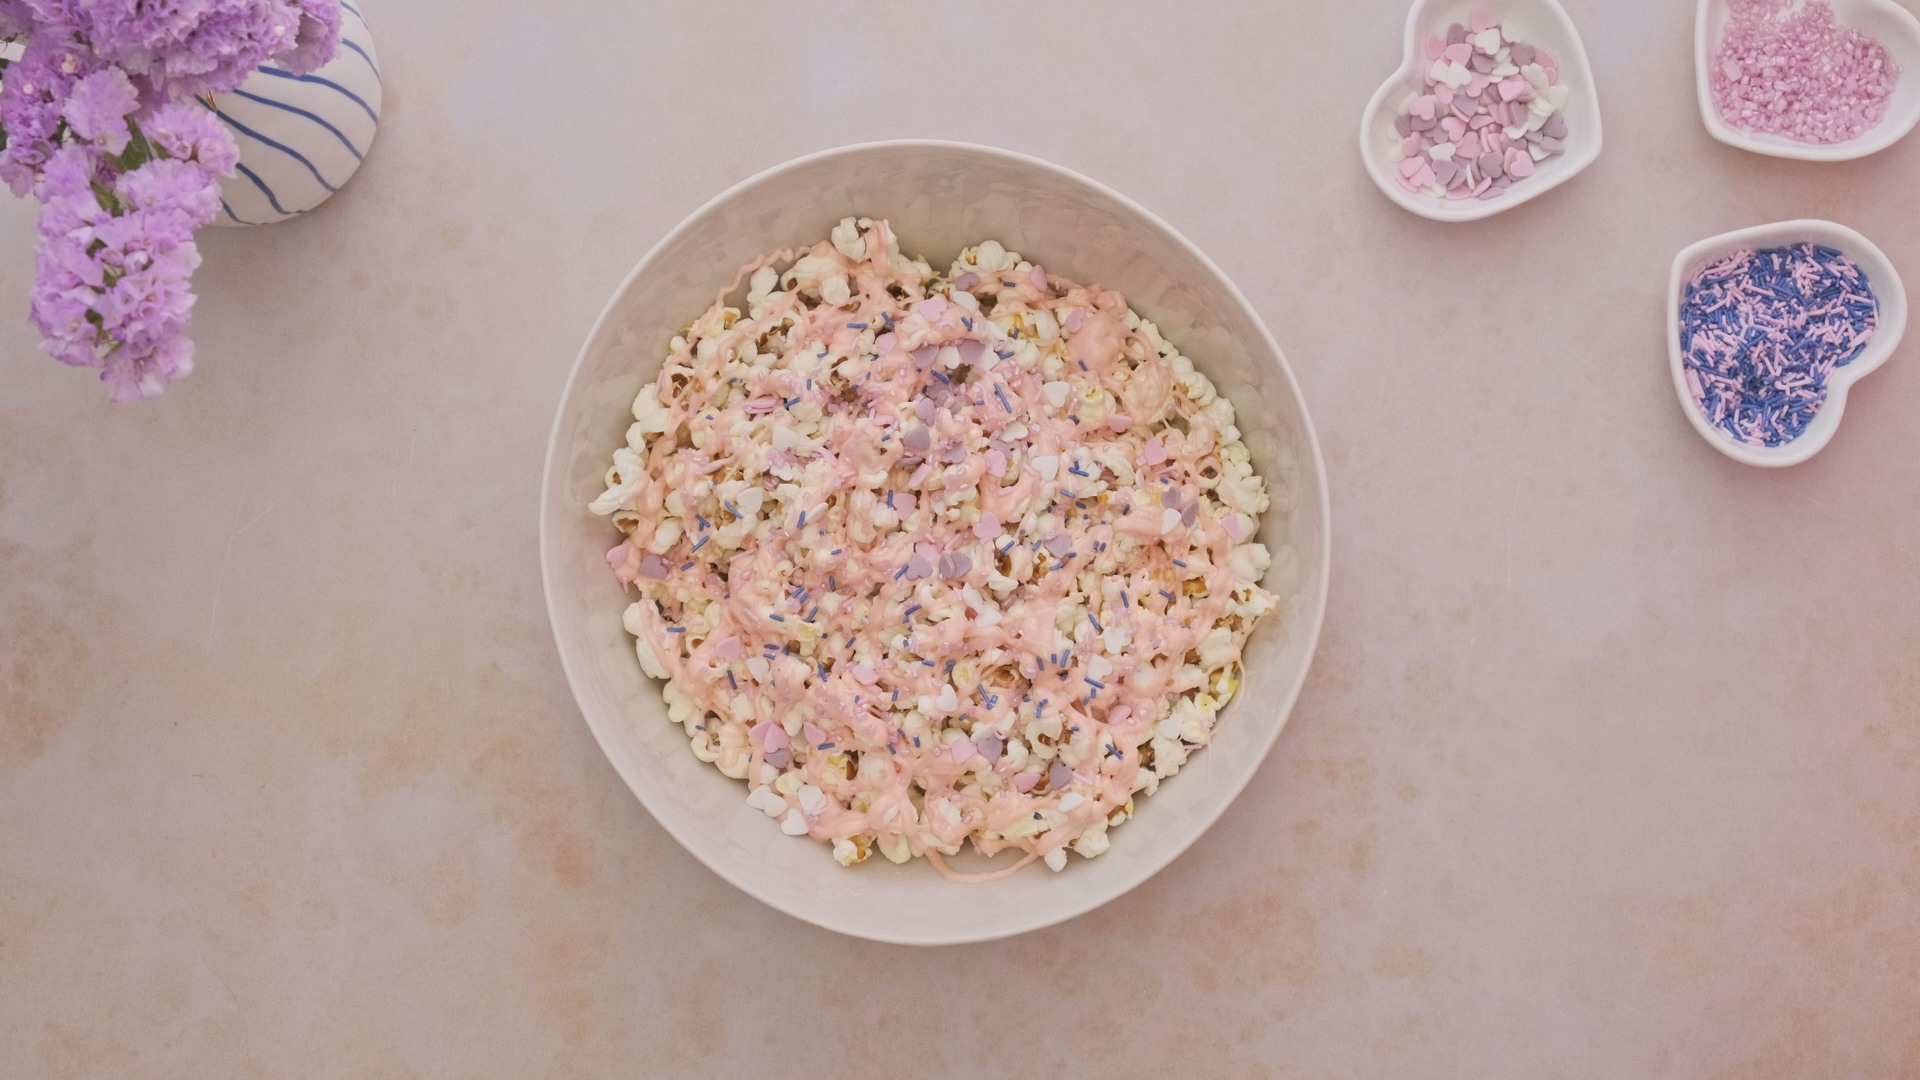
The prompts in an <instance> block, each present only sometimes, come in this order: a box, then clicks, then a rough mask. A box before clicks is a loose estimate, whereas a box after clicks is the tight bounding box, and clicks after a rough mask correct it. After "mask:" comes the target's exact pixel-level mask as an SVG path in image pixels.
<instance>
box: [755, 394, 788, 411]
mask: <svg viewBox="0 0 1920 1080" xmlns="http://www.w3.org/2000/svg"><path fill="white" fill-rule="evenodd" d="M779 407H780V399H779V398H777V397H774V396H773V395H772V394H761V395H760V396H759V397H756V398H750V399H748V401H747V411H748V412H750V413H764V412H772V411H773V410H775V409H777V408H779Z"/></svg>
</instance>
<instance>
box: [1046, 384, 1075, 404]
mask: <svg viewBox="0 0 1920 1080" xmlns="http://www.w3.org/2000/svg"><path fill="white" fill-rule="evenodd" d="M1040 392H1041V393H1043V394H1045V395H1047V404H1049V405H1051V406H1053V407H1054V408H1056V409H1058V408H1061V407H1062V406H1064V405H1066V403H1067V395H1068V394H1070V393H1072V392H1073V387H1071V386H1069V385H1067V384H1066V383H1063V382H1050V383H1048V384H1046V385H1045V386H1042V387H1041V388H1040Z"/></svg>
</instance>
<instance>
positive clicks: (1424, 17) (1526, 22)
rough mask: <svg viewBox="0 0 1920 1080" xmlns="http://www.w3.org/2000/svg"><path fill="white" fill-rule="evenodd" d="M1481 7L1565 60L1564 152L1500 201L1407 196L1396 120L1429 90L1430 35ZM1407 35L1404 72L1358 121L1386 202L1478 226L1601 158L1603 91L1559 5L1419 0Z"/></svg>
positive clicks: (1533, 0)
mask: <svg viewBox="0 0 1920 1080" xmlns="http://www.w3.org/2000/svg"><path fill="white" fill-rule="evenodd" d="M1477 8H1485V9H1487V10H1489V11H1492V12H1494V13H1495V14H1496V15H1499V16H1500V17H1501V22H1502V23H1507V22H1509V21H1511V22H1512V23H1514V24H1517V26H1518V34H1519V37H1520V39H1521V40H1522V41H1525V42H1526V43H1527V44H1529V45H1537V46H1539V47H1540V48H1543V49H1546V50H1547V51H1548V52H1550V53H1552V54H1553V56H1554V59H1556V60H1558V61H1560V81H1561V82H1562V83H1564V84H1566V86H1568V87H1569V88H1570V93H1571V96H1570V97H1569V98H1568V100H1567V107H1566V108H1565V109H1564V110H1563V112H1564V114H1565V116H1566V118H1567V138H1566V153H1564V154H1560V155H1558V156H1555V157H1550V158H1548V159H1546V160H1545V161H1542V162H1540V164H1539V166H1538V167H1537V168H1536V169H1535V171H1534V174H1533V175H1532V176H1531V177H1529V178H1528V179H1527V180H1526V181H1525V182H1524V183H1519V184H1515V185H1514V186H1513V187H1511V188H1509V189H1508V190H1507V193H1506V194H1505V195H1503V196H1501V197H1500V198H1498V199H1462V200H1459V201H1451V202H1450V201H1448V200H1446V199H1435V198H1432V197H1431V196H1428V195H1423V194H1419V193H1417V192H1409V191H1407V190H1405V189H1404V188H1402V187H1401V186H1400V185H1399V184H1397V183H1395V182H1394V179H1393V170H1394V167H1395V162H1394V160H1393V157H1392V155H1393V153H1394V148H1395V147H1397V146H1399V145H1400V136H1399V135H1398V134H1397V133H1396V132H1395V131H1394V130H1393V122H1394V120H1395V119H1397V118H1398V117H1399V115H1400V106H1401V104H1402V103H1403V102H1405V101H1406V100H1407V97H1408V96H1409V95H1412V94H1419V93H1423V92H1425V88H1426V82H1425V80H1424V75H1425V72H1426V70H1427V68H1428V67H1429V66H1431V61H1429V60H1427V52H1426V41H1427V35H1429V34H1439V35H1441V36H1442V37H1444V36H1446V32H1447V27H1449V26H1451V25H1452V24H1454V23H1465V22H1466V21H1467V20H1468V18H1469V17H1471V15H1472V14H1473V12H1474V10H1475V9H1477ZM1406 35H1407V36H1406V53H1405V58H1404V59H1403V60H1402V61H1401V64H1400V70H1399V71H1396V72H1394V74H1393V77H1392V78H1390V79H1388V80H1387V81H1386V83H1385V84H1383V85H1382V86H1381V87H1380V89H1379V90H1377V91H1375V92H1374V95H1373V100H1372V101H1369V102H1367V111H1366V112H1365V113H1363V114H1361V117H1360V158H1361V160H1362V161H1365V162H1366V165H1367V175H1368V176H1371V177H1373V182H1374V183H1375V184H1376V185H1378V186H1379V188H1380V190H1381V191H1382V192H1383V193H1384V194H1385V195H1386V196H1387V198H1389V199H1392V200H1393V201H1394V202H1397V203H1399V204H1400V205H1401V206H1403V207H1405V208H1406V209H1408V210H1411V211H1413V212H1414V213H1416V214H1419V215H1420V216H1421V217H1423V218H1431V219H1432V220H1434V221H1478V220H1480V219H1481V218H1489V217H1492V216H1493V215H1495V214H1498V213H1500V212H1502V211H1505V210H1511V209H1513V208H1514V207H1516V206H1519V205H1520V204H1521V203H1524V202H1530V201H1532V200H1534V199H1537V198H1539V197H1540V196H1542V195H1545V194H1546V193H1547V192H1549V191H1552V190H1553V189H1554V188H1557V187H1559V186H1560V185H1561V184H1564V183H1566V182H1567V181H1569V180H1571V179H1573V178H1574V177H1576V176H1578V175H1580V172H1581V171H1582V170H1583V169H1585V168H1586V167H1587V166H1589V165H1591V164H1593V163H1594V162H1595V161H1597V160H1599V158H1600V148H1601V145H1602V142H1603V140H1602V138H1601V130H1600V91H1599V88H1598V87H1597V86H1596V85H1595V84H1594V81H1593V64H1592V62H1591V61H1589V60H1588V59H1587V47H1586V44H1585V43H1583V42H1582V41H1581V40H1580V31H1579V29H1578V28H1576V27H1575V26H1574V25H1573V19H1572V17H1571V16H1569V15H1568V14H1567V9H1566V8H1563V7H1561V6H1560V3H1559V0H1506V2H1505V3H1500V4H1496V3H1494V2H1493V0H1414V4H1413V10H1411V11H1409V12H1407V30H1406Z"/></svg>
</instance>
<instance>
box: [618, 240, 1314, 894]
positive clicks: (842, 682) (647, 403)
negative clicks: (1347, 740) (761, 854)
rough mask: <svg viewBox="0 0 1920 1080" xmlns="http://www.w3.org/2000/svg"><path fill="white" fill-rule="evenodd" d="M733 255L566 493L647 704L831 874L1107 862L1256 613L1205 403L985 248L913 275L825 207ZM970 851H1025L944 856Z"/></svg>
mask: <svg viewBox="0 0 1920 1080" xmlns="http://www.w3.org/2000/svg"><path fill="white" fill-rule="evenodd" d="M777 264H790V265H787V266H786V269H785V271H784V272H781V271H779V270H778V269H777V268H776V265H777ZM741 276H742V277H748V278H749V279H750V285H749V289H748V293H747V298H746V304H747V310H746V312H745V314H744V315H743V314H742V313H741V311H739V310H738V309H737V308H732V307H728V306H726V302H725V297H724V294H723V295H722V297H721V299H719V300H717V301H716V302H715V304H714V306H713V307H712V308H711V309H709V310H708V311H707V312H706V314H704V315H703V316H701V317H700V319H699V321H697V322H695V323H694V324H693V325H692V326H691V327H689V328H687V329H686V330H685V331H684V332H683V333H682V334H680V335H679V336H677V337H675V338H674V339H673V341H672V343H671V345H670V346H669V349H668V356H667V359H666V365H665V367H664V369H663V370H662V371H661V373H660V376H659V378H658V379H657V380H655V381H654V382H653V383H651V384H649V385H648V386H646V387H645V388H644V389H642V390H641V392H640V395H639V397H638V399H637V400H636V401H635V402H634V406H633V413H634V417H635V418H636V421H637V422H636V423H635V424H634V425H633V426H632V428H631V429H630V430H629V431H628V433H627V445H626V446H625V447H622V448H620V449H618V450H616V451H615V452H614V460H613V467H612V469H610V470H609V471H608V474H607V491H606V493H605V494H604V495H602V496H601V497H600V498H598V499H596V500H595V501H594V502H593V505H592V510H593V511H594V512H595V513H597V514H602V515H610V516H611V518H612V520H613V523H614V524H615V525H616V526H618V528H619V529H620V531H621V532H622V533H624V534H625V537H626V538H625V539H624V540H623V541H622V542H621V543H620V544H618V545H617V546H615V547H614V548H613V549H612V550H611V551H609V552H608V553H607V561H608V563H609V564H610V565H611V566H612V567H613V571H614V573H615V575H616V576H617V577H618V578H619V580H620V582H621V584H622V585H623V586H626V587H631V588H637V589H638V591H639V593H640V599H639V601H638V602H636V603H634V604H633V605H632V606H631V607H629V608H628V609H627V613H626V619H625V621H626V628H627V630H628V631H629V632H631V633H632V634H633V636H634V637H635V638H636V639H637V641H636V650H637V652H638V654H639V658H640V664H641V666H642V667H643V668H644V669H645V670H646V672H647V674H648V675H651V676H653V677H654V678H657V679H664V680H666V689H665V696H666V701H667V706H668V715H669V717H670V718H671V719H672V720H673V721H674V722H676V723H679V724H682V725H684V726H685V728H686V731H687V735H688V737H689V738H690V739H691V740H692V746H693V752H694V754H695V755H696V756H697V757H699V758H700V759H701V760H703V761H710V762H713V763H714V764H715V765H716V766H717V767H718V768H719V769H720V771H721V772H723V773H725V774H726V775H727V776H730V777H734V778H736V779H746V780H747V781H748V784H749V794H748V798H747V801H748V803H749V804H750V805H752V806H754V807H755V808H757V809H760V810H762V811H764V812H765V813H766V814H767V816H768V817H771V818H777V819H778V820H779V822H780V828H781V829H782V831H784V832H786V833H789V834H791V835H794V836H802V835H805V836H811V837H813V838H814V839H815V840H819V841H823V842H827V843H831V844H832V845H833V853H834V856H835V858H837V859H838V860H839V861H840V862H841V863H843V864H847V865H851V864H853V863H856V862H860V861H862V860H864V859H866V858H867V857H868V856H869V855H870V854H871V853H872V852H873V851H875V850H876V849H877V850H878V851H879V852H880V853H881V854H882V855H884V856H885V857H887V858H888V859H891V860H892V861H894V862H906V861H907V860H908V859H910V858H912V857H913V856H916V855H924V856H926V857H927V859H928V860H929V861H930V862H931V863H933V864H934V866H935V867H936V868H938V869H939V870H940V872H941V873H943V874H946V875H947V876H948V877H950V878H953V879H956V880H982V879H986V878H991V877H996V876H999V875H1001V874H1005V873H1011V872H1012V871H1014V870H1017V869H1019V868H1020V867H1022V866H1025V865H1026V864H1027V863H1029V862H1032V861H1033V860H1035V859H1044V860H1045V861H1046V862H1047V864H1048V865H1049V866H1051V867H1052V868H1053V869H1055V870H1059V869H1061V868H1062V867H1064V866H1065V865H1066V849H1067V848H1068V847H1069V846H1071V847H1072V848H1073V850H1075V851H1077V852H1079V853H1080V854H1081V855H1083V856H1085V857H1087V858H1092V857H1094V856H1097V855H1099V854H1101V853H1102V852H1104V851H1106V850H1107V845H1108V838H1107V830H1108V829H1109V828H1110V827H1111V826H1115V825H1118V824H1120V823H1121V822H1123V821H1125V820H1126V819H1127V817H1128V816H1129V815H1131V814H1132V812H1133V809H1134V803H1133V797H1134V795H1135V794H1136V793H1139V792H1145V793H1147V794H1152V792H1153V791H1154V790H1155V788H1156V787H1157V786H1158V784H1159V781H1160V780H1161V779H1164V778H1165V777H1167V776H1170V775H1172V774H1173V773H1174V772H1176V771H1178V770H1179V768H1180V766H1181V765H1182V764H1183V763H1184V762H1185V761H1186V760H1187V757H1188V755H1189V754H1191V753H1192V752H1193V750H1194V749H1196V748H1198V747H1202V746H1205V745H1206V744H1207V742H1208V741H1209V739H1210V738H1211V734H1212V728H1213V721H1214V716H1215V714H1216V712H1217V711H1218V710H1219V709H1220V708H1221V707H1222V706H1223V705H1225V704H1226V702H1227V700H1228V698H1230V697H1231V696H1232V695H1233V692H1234V690H1235V689H1236V688H1237V687H1238V684H1239V679H1240V668H1239V661H1240V652H1241V648H1242V645H1243V644H1244V642H1245V641H1246V638H1247V635H1248V634H1249V633H1250V632H1251V631H1252V629H1253V627H1254V624H1255V623H1256V622H1257V621H1258V620H1259V619H1260V617H1261V616H1263V615H1265V614H1266V613H1267V612H1269V611H1271V610H1273V608H1274V607H1276V606H1277V604H1278V599H1277V598H1276V597H1275V596H1274V595H1273V594H1271V593H1269V592H1267V591H1265V590H1263V589H1262V588H1261V587H1260V585H1259V583H1260V581H1261V580H1262V578H1263V577H1264V576H1265V574H1266V572H1267V569H1268V565H1269V561H1270V559H1269V555H1268V552H1267V549H1266V548H1265V547H1264V546H1262V545H1261V544H1259V543H1256V542H1254V535H1255V533H1256V532H1257V531H1258V529H1259V520H1258V516H1259V515H1260V514H1262V513H1264V512H1265V511H1266V510H1267V508H1268V502H1269V497H1268V493H1267V490H1266V485H1265V484H1264V482H1263V481H1262V480H1261V478H1260V477H1258V476H1255V475H1254V473H1253V470H1252V467H1251V466H1250V465H1249V463H1248V454H1247V448H1246V446H1245V445H1244V444H1242V442H1241V441H1240V432H1239V430H1238V429H1237V428H1236V427H1235V426H1234V411H1233V406H1232V405H1231V404H1229V403H1228V401H1227V400H1226V399H1225V398H1223V397H1220V396H1218V395H1217V393H1216V392H1215V390H1214V387H1213V384H1212V383H1210V382H1208V380H1207V379H1206V377H1205V376H1203V375H1201V374H1199V373H1198V372H1196V371H1195V370H1194V369H1193V365H1192V364H1191V363H1190V362H1189V361H1188V360H1187V359H1186V358H1185V357H1183V356H1181V355H1180V354H1179V353H1178V351H1176V350H1175V348H1174V347H1173V345H1172V344H1170V343H1168V342H1167V341H1166V340H1164V339H1163V338H1162V337H1161V336H1160V333H1159V330H1158V329H1157V328H1156V327H1155V326H1154V325H1153V324H1152V323H1151V322H1147V321H1145V320H1143V319H1140V318H1139V317H1138V316H1136V315H1135V314H1134V313H1133V312H1131V311H1130V310H1128V308H1127V305H1126V301H1125V300H1124V299H1123V298H1122V297H1121V296H1120V294H1118V293H1116V292H1113V291H1110V290H1106V289H1102V288H1100V287H1098V286H1081V285H1076V284H1074V283H1072V282H1070V281H1067V280H1064V279H1062V278H1059V277H1050V276H1049V275H1048V274H1047V273H1046V272H1045V271H1044V270H1043V269H1042V268H1041V267H1038V266H1033V265H1030V264H1028V263H1026V262H1023V261H1022V260H1021V259H1020V257H1019V256H1018V255H1017V254H1014V253H1012V252H1008V251H1007V250H1005V249H1004V248H1003V247H1002V246H1001V245H1000V244H998V243H994V242H992V241H989V242H986V243H983V244H981V245H979V246H978V247H977V248H970V249H968V250H966V251H964V252H962V253H961V258H960V260H959V261H958V262H956V263H955V264H954V265H953V267H952V269H951V270H950V271H949V273H948V274H946V275H941V274H938V273H936V272H935V271H934V270H933V269H932V268H931V267H930V266H929V265H928V264H927V263H926V262H925V261H924V260H909V259H908V258H906V257H904V256H903V255H902V254H901V253H900V250H899V246H898V243H897V241H896V240H895V238H894V237H893V235H892V233H891V230H890V229H889V228H888V226H887V223H886V222H884V221H870V220H867V219H861V220H859V221H857V222H856V221H855V220H853V219H851V218H849V219H847V220H845V221H842V222H841V223H840V225H839V227H837V228H835V229H834V230H833V235H832V239H831V241H830V242H823V243H821V244H819V245H817V246H815V247H813V248H812V249H810V250H807V251H783V252H776V253H774V254H772V255H768V256H765V257H763V258H761V259H759V260H757V261H756V262H754V263H753V264H751V265H749V266H748V267H746V268H744V269H743V270H742V271H741ZM738 285H739V279H738V278H736V280H735V282H734V286H735V287H738ZM1283 558H1286V559H1290V558H1291V556H1290V554H1286V553H1283ZM969 840H971V841H972V842H973V844H974V846H975V847H976V848H977V849H978V850H979V851H981V852H982V853H984V854H986V855H993V854H996V853H998V852H1001V851H1004V850H1006V849H1008V848H1017V849H1019V850H1020V851H1022V852H1024V853H1025V858H1024V859H1022V860H1020V862H1019V863H1018V865H1016V866H1011V867H1007V868H1005V869H1002V870H998V871H995V872H993V873H989V874H971V875H970V874H960V873H956V872H954V871H953V870H951V869H950V868H949V867H948V866H947V865H946V863H945V861H944V860H943V859H942V856H951V855H955V854H957V853H958V852H959V851H960V848H961V846H962V845H963V844H964V843H966V842H967V841H969Z"/></svg>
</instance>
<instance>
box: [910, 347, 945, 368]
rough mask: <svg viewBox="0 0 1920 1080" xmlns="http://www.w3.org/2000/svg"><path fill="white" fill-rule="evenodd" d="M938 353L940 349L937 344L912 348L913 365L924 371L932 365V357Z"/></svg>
mask: <svg viewBox="0 0 1920 1080" xmlns="http://www.w3.org/2000/svg"><path fill="white" fill-rule="evenodd" d="M939 353H940V349H939V348H938V347H937V346H933V345H922V346H920V347H919V348H917V349H915V350H913V366H914V367H917V368H919V369H920V370H922V371H925V370H926V369H928V368H930V367H932V366H933V358H934V357H935V356H937V355H939Z"/></svg>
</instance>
